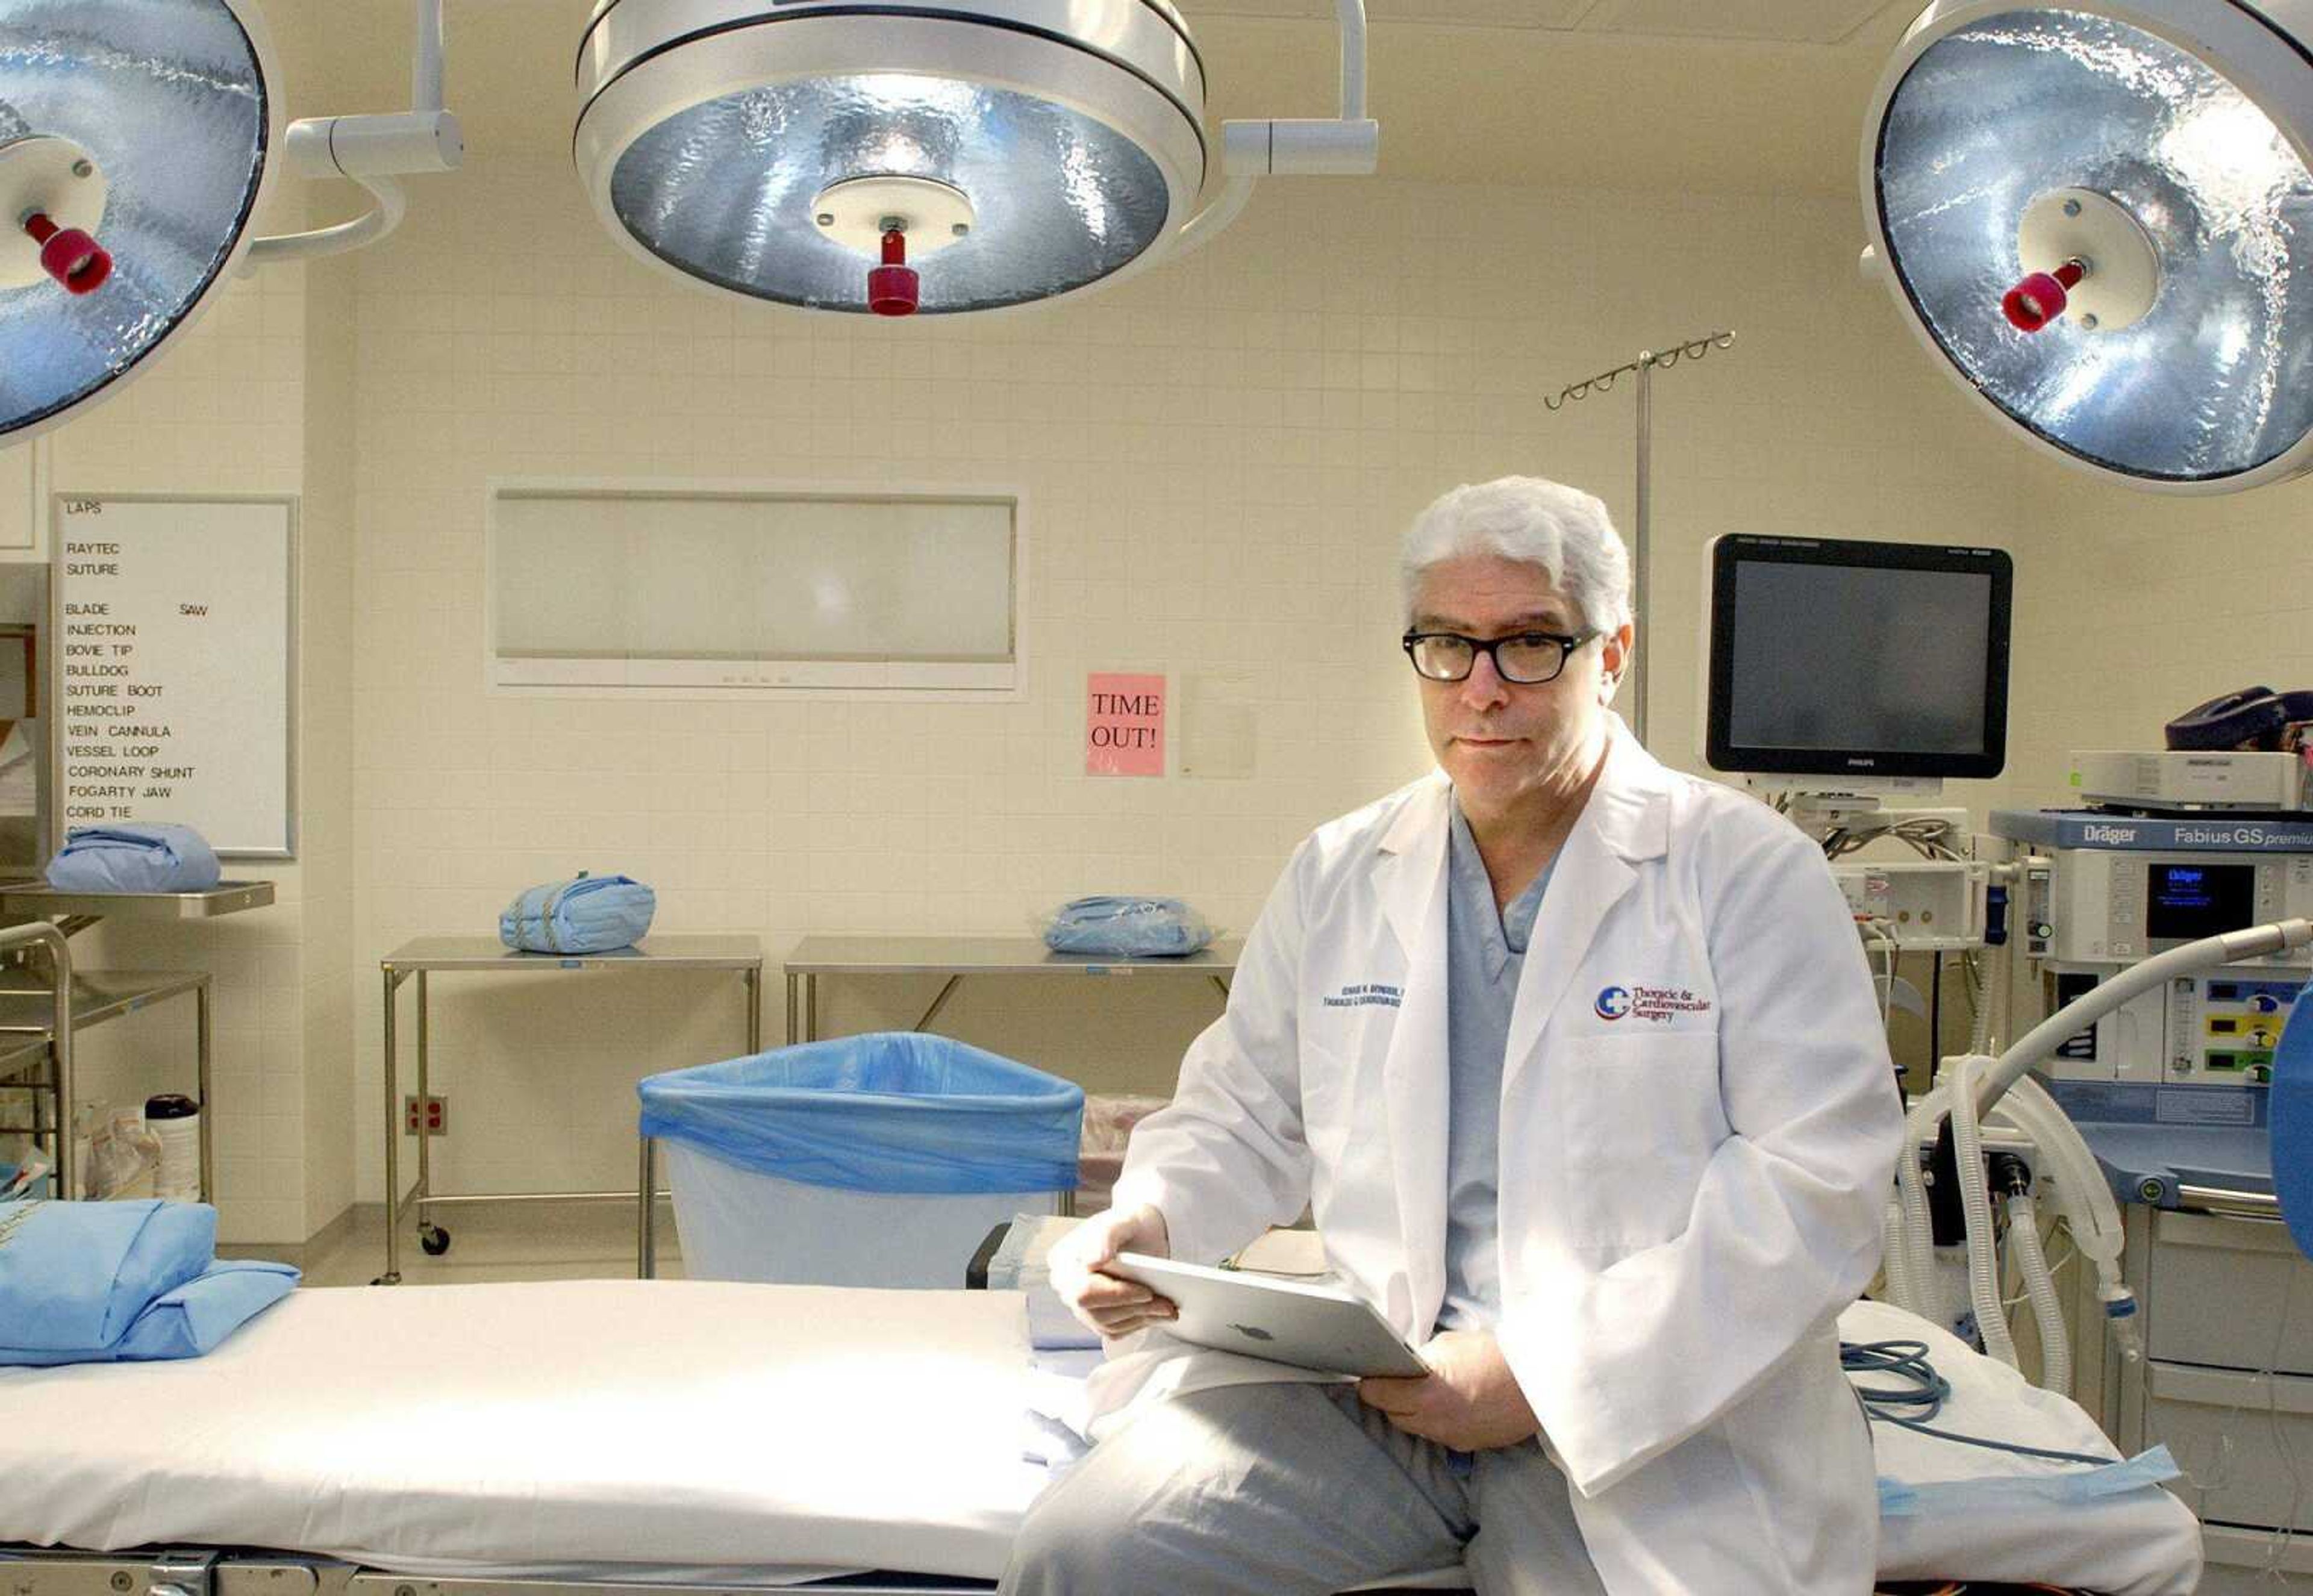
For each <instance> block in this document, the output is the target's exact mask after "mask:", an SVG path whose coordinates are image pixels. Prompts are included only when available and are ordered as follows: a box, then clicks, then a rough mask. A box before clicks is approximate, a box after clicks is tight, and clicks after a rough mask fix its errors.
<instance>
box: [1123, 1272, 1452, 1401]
mask: <svg viewBox="0 0 2313 1596" xmlns="http://www.w3.org/2000/svg"><path fill="white" fill-rule="evenodd" d="M1105 1269H1106V1272H1107V1273H1109V1274H1111V1275H1114V1276H1118V1277H1119V1278H1121V1279H1125V1280H1131V1281H1136V1282H1138V1283H1139V1284H1140V1285H1145V1286H1147V1287H1148V1289H1149V1290H1151V1291H1153V1292H1155V1293H1156V1294H1157V1295H1158V1296H1161V1297H1165V1298H1169V1299H1170V1300H1171V1301H1172V1302H1173V1303H1174V1305H1175V1306H1176V1307H1178V1308H1179V1309H1180V1311H1181V1317H1180V1318H1178V1319H1177V1320H1173V1321H1172V1322H1171V1323H1169V1324H1165V1325H1163V1326H1161V1327H1160V1328H1161V1329H1163V1330H1164V1331H1165V1334H1166V1335H1169V1336H1174V1337H1178V1338H1180V1339H1181V1340H1183V1341H1187V1342H1191V1343H1192V1344H1194V1345H1195V1346H1208V1347H1210V1348H1212V1349H1213V1350H1215V1351H1216V1352H1236V1353H1243V1354H1244V1355H1247V1356H1249V1357H1256V1358H1267V1359H1269V1360H1270V1361H1271V1363H1277V1364H1292V1365H1293V1366H1294V1367H1296V1368H1299V1369H1316V1370H1321V1371H1323V1372H1326V1373H1329V1374H1357V1375H1374V1374H1379V1375H1395V1376H1398V1377H1401V1378H1405V1377H1412V1378H1418V1377H1420V1376H1421V1375H1424V1374H1427V1373H1429V1366H1428V1365H1427V1364H1424V1363H1423V1362H1422V1361H1421V1360H1420V1358H1418V1357H1416V1356H1415V1355H1413V1351H1412V1348H1411V1347H1409V1346H1406V1345H1405V1343H1404V1342H1403V1341H1401V1340H1399V1339H1398V1336H1397V1332H1396V1331H1395V1330H1394V1329H1391V1328H1390V1324H1389V1320H1385V1319H1384V1318H1383V1317H1382V1316H1381V1315H1380V1314H1378V1313H1376V1312H1375V1311H1374V1310H1373V1308H1372V1306H1371V1305H1370V1304H1369V1303H1368V1302H1365V1301H1364V1299H1362V1298H1360V1297H1355V1296H1352V1295H1350V1293H1348V1292H1345V1291H1343V1290H1341V1288H1340V1287H1339V1286H1332V1285H1307V1284H1306V1283H1304V1282H1302V1281H1298V1280H1279V1279H1277V1278H1275V1277H1274V1276H1268V1275H1253V1274H1248V1273H1245V1272H1244V1271H1242V1270H1234V1269H1213V1268H1208V1267H1205V1266H1204V1265H1202V1264H1183V1263H1176V1262H1174V1260H1173V1259H1171V1258H1150V1257H1148V1255H1146V1254H1145V1253H1139V1252H1120V1253H1118V1254H1117V1255H1116V1257H1115V1258H1113V1259H1111V1260H1110V1262H1109V1263H1108V1264H1107V1265H1106V1266H1105Z"/></svg>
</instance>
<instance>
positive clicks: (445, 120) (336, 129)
mask: <svg viewBox="0 0 2313 1596" xmlns="http://www.w3.org/2000/svg"><path fill="white" fill-rule="evenodd" d="M417 13H418V40H417V46H416V50H415V53H414V57H413V60H412V64H411V66H410V73H409V89H410V109H409V110H406V111H401V112H398V113H395V114H391V115H383V116H358V117H305V118H300V119H298V120H297V121H295V122H293V123H291V124H290V125H289V133H288V139H287V146H288V158H289V164H290V166H291V168H292V170H294V171H296V172H297V173H298V175H299V176H301V177H307V178H345V179H347V180H350V181H352V182H355V183H357V184H359V185H360V186H361V187H362V188H364V189H367V190H368V191H369V193H370V197H372V198H373V199H374V200H375V201H376V204H375V205H374V206H371V208H370V209H369V210H367V211H365V212H364V213H363V214H362V215H359V216H356V217H355V218H354V219H353V220H352V221H349V222H340V223H339V224H336V225H334V226H330V227H317V228H314V229H312V231H310V232H293V233H286V234H283V235H281V236H279V237H277V238H261V239H259V240H257V241H254V242H253V243H251V245H250V247H249V257H248V260H249V265H250V266H251V267H259V266H264V265H268V264H270V263H272V262H275V261H282V260H311V259H314V258H316V257H318V256H323V255H337V254H342V253H343V252H345V251H346V250H357V249H360V248H361V247H363V246H364V245H365V244H373V243H375V242H376V241H378V240H380V239H382V238H383V237H385V236H386V234H388V233H390V232H392V231H393V230H394V229H395V228H396V227H398V226H400V224H401V217H402V214H403V212H404V211H405V210H406V209H407V208H408V206H407V202H406V201H405V200H404V199H403V197H402V193H401V186H400V184H399V183H398V182H396V181H395V179H396V178H398V177H403V176H408V175H410V174H413V173H418V172H429V171H455V170H456V169H457V167H458V166H459V164H460V163H461V162H463V161H464V159H465V153H466V145H465V136H464V134H463V133H462V131H461V129H460V128H459V126H458V118H456V117H454V116H453V115H452V114H451V113H450V112H448V111H447V110H444V109H443V106H442V0H417Z"/></svg>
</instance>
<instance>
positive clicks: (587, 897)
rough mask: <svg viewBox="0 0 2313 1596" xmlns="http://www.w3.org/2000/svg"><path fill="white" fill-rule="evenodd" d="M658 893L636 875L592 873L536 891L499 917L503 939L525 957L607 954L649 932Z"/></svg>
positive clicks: (530, 892)
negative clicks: (536, 955) (527, 955)
mask: <svg viewBox="0 0 2313 1596" xmlns="http://www.w3.org/2000/svg"><path fill="white" fill-rule="evenodd" d="M657 912H658V895H657V894H656V893H655V892H653V891H652V890H650V889H649V888H648V887H646V886H645V885H643V884H642V882H640V881H636V880H635V879H634V878H633V877H632V876H624V875H589V874H587V873H585V871H583V870H582V871H580V872H579V873H577V874H576V876H575V877H573V878H572V879H570V880H569V881H549V882H548V883H546V884H545V885H544V886H542V887H532V888H531V889H530V890H527V891H525V892H523V894H522V896H520V897H519V898H516V899H514V901H513V902H512V903H510V904H508V905H507V906H506V913H504V914H502V915H500V916H498V940H499V941H500V942H502V943H506V946H507V947H509V948H515V949H519V950H520V951H523V952H526V953H607V952H609V951H611V949H613V948H626V947H632V946H633V945H634V944H635V943H638V942H640V941H642V939H643V938H644V937H645V936H646V935H647V934H649V932H650V925H651V916H653V915H655V914H656V913H657Z"/></svg>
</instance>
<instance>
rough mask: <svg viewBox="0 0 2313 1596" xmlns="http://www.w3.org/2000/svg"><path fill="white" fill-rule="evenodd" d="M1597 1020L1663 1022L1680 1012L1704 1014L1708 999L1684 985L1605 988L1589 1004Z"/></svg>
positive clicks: (1709, 1003) (1708, 1010)
mask: <svg viewBox="0 0 2313 1596" xmlns="http://www.w3.org/2000/svg"><path fill="white" fill-rule="evenodd" d="M1590 1007H1591V1011H1592V1012H1593V1013H1596V1015H1597V1016H1598V1018H1600V1019H1601V1020H1606V1021H1614V1020H1651V1021H1653V1022H1656V1023H1657V1024H1663V1023H1666V1022H1669V1021H1671V1020H1674V1019H1676V1018H1677V1017H1678V1016H1679V1015H1681V1014H1707V1013H1710V1012H1711V1000H1710V999H1709V998H1707V997H1698V996H1697V995H1695V994H1694V993H1693V992H1691V991H1689V990H1688V989H1687V988H1686V987H1607V988H1605V990H1604V991H1602V992H1600V993H1599V994H1598V1001H1597V1002H1596V1003H1594V1004H1591V1005H1590Z"/></svg>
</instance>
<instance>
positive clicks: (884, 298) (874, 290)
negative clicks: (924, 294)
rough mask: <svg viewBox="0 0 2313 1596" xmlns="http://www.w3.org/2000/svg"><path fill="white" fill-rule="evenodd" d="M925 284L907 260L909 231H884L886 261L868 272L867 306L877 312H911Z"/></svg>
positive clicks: (888, 229) (906, 314)
mask: <svg viewBox="0 0 2313 1596" xmlns="http://www.w3.org/2000/svg"><path fill="white" fill-rule="evenodd" d="M921 288H922V284H921V283H920V281H919V279H918V278H917V276H916V268H915V267H912V266H910V265H909V264H908V235H907V234H906V233H904V232H901V231H900V230H899V229H898V228H896V227H889V228H885V229H884V264H883V265H881V266H879V267H874V268H873V269H871V270H870V271H869V272H868V274H867V308H868V309H869V310H871V311H875V314H877V315H878V316H912V315H914V314H915V313H916V303H917V300H918V298H919V293H920V290H921Z"/></svg>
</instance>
